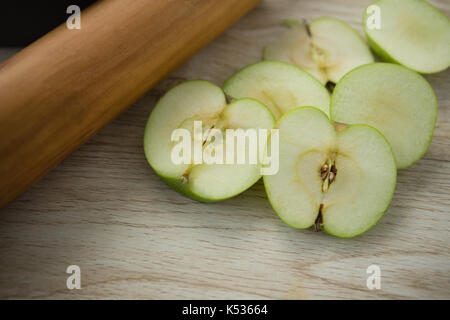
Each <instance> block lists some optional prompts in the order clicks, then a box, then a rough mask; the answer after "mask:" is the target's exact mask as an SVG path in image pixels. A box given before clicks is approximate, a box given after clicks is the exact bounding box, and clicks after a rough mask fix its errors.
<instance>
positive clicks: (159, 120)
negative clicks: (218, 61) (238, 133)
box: [144, 80, 275, 202]
mask: <svg viewBox="0 0 450 320" xmlns="http://www.w3.org/2000/svg"><path fill="white" fill-rule="evenodd" d="M195 121H202V126H203V127H202V130H203V134H201V135H200V139H202V140H203V141H200V142H201V143H200V145H201V146H202V152H203V151H204V149H205V148H207V147H208V145H211V144H209V142H210V141H211V140H214V139H212V137H209V138H208V134H207V133H208V130H211V128H215V129H217V130H219V131H220V132H222V133H223V139H224V140H223V146H224V149H223V154H224V155H225V153H226V152H227V150H226V148H225V146H226V143H227V141H226V135H225V134H224V132H225V130H226V129H244V130H246V129H249V128H253V129H267V130H270V129H271V128H272V127H273V125H274V122H275V120H274V118H273V115H272V114H271V112H270V111H269V110H268V109H267V108H266V107H265V106H264V105H263V104H261V103H260V102H258V101H256V100H254V99H238V100H236V101H233V102H232V103H230V104H227V102H226V99H225V94H224V93H223V91H222V89H221V88H219V87H218V86H216V85H214V84H212V83H210V82H208V81H204V80H191V81H186V82H183V83H182V84H179V85H178V86H175V87H174V88H172V89H171V90H169V91H168V92H167V93H166V94H165V95H164V96H163V97H162V98H161V99H160V100H159V101H158V103H157V105H156V106H155V108H154V110H153V112H152V113H151V115H150V117H149V119H148V122H147V126H146V128H145V133H144V151H145V156H146V158H147V161H148V162H149V164H150V166H151V167H152V168H153V169H154V170H155V172H156V173H157V174H158V175H159V176H160V177H161V178H162V179H163V180H164V181H165V182H166V183H167V184H169V185H170V186H171V187H173V188H174V189H175V190H177V191H179V192H180V193H182V194H184V195H186V196H188V197H191V198H193V199H196V200H199V201H205V202H207V201H218V200H223V199H227V198H230V197H233V196H235V195H237V194H239V193H241V192H243V191H245V190H246V189H248V188H249V187H251V186H252V185H253V184H254V183H255V182H256V181H257V180H258V179H260V178H261V173H260V166H261V165H260V161H259V159H258V162H257V163H256V164H252V163H251V162H250V161H249V159H248V149H246V150H245V152H246V160H245V163H243V164H239V163H236V162H235V164H226V163H224V164H216V163H211V164H208V163H206V162H205V161H203V162H202V163H197V164H196V163H194V161H193V160H192V161H191V162H190V163H187V164H185V163H181V164H176V163H174V162H173V161H172V157H171V155H172V152H173V148H174V146H175V144H176V142H174V141H172V140H171V137H172V133H173V132H174V130H175V129H178V128H182V129H186V130H188V131H189V132H190V133H191V135H190V137H191V139H192V144H191V146H192V148H193V146H194V139H195V135H194V132H193V131H194V130H193V128H194V127H193V125H194V122H195ZM264 143H265V141H264ZM246 146H247V148H248V146H249V144H248V143H247V144H246ZM235 147H236V148H237V144H235ZM191 156H192V157H194V151H193V150H192V152H191ZM235 156H236V157H237V154H235ZM224 158H225V156H224ZM224 162H225V160H224Z"/></svg>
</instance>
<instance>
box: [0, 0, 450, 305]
mask: <svg viewBox="0 0 450 320" xmlns="http://www.w3.org/2000/svg"><path fill="white" fill-rule="evenodd" d="M367 3H368V1H358V0H339V1H336V0H329V1H316V0H301V1H288V0H283V1H268V0H264V1H263V2H262V3H261V4H260V5H259V6H258V7H257V8H256V9H255V10H253V11H252V12H251V13H250V14H249V15H247V16H246V17H245V18H243V19H242V20H240V21H239V22H238V23H237V24H236V25H235V26H233V27H232V28H231V29H229V30H228V31H226V32H225V33H224V34H223V35H222V36H220V37H219V38H218V39H216V40H215V41H214V42H212V43H211V44H210V45H208V46H207V47H206V48H204V49H203V50H202V51H201V52H199V53H198V54H197V55H195V56H194V57H193V58H192V59H190V60H189V61H188V62H187V63H186V64H185V65H183V66H182V67H181V68H179V69H178V70H176V71H175V72H173V73H172V74H171V75H170V76H169V77H168V78H167V79H166V80H164V81H162V82H161V83H160V84H159V85H158V86H157V87H156V88H154V89H153V90H151V91H150V92H148V94H147V95H146V96H145V97H143V98H142V99H141V100H140V101H138V102H137V103H136V104H135V105H134V106H133V107H131V108H130V109H129V110H128V111H127V112H125V113H124V114H122V115H121V116H120V117H119V118H118V119H117V120H115V121H113V122H112V123H111V124H110V125H108V126H107V127H106V128H104V129H103V130H102V131H101V132H100V133H99V134H98V135H97V136H95V137H94V138H93V139H92V140H91V141H90V142H88V143H87V144H86V145H84V146H83V147H82V148H80V149H79V150H78V151H77V152H75V153H74V154H72V155H71V156H70V157H69V158H67V159H66V160H65V161H64V162H63V163H61V165H59V166H58V167H57V168H56V169H55V170H53V171H52V172H51V173H50V174H48V175H47V176H46V177H45V178H43V179H42V180H41V181H40V182H38V183H37V184H36V185H34V187H32V188H31V189H30V190H29V191H28V192H26V193H25V194H23V195H22V196H21V197H20V198H19V199H17V200H16V201H15V202H13V203H12V204H11V205H9V206H8V207H7V208H6V209H4V210H2V212H1V213H0V298H12V299H15V298H44V299H52V298H75V299H78V298H147V299H166V298H181V299H184V298H195V299H209V298H212V299H228V298H235V299H247V298H255V299H265V298H276V299H278V298H285V299H317V298H318V299H322V298H327V299H330V298H331V299H332V298H357V299H365V298H375V299H382V298H388V299H390V298H438V299H449V298H450V244H449V243H450V235H449V229H450V223H449V222H450V221H449V219H450V216H449V210H450V200H449V198H450V139H449V137H450V70H447V71H445V72H443V73H439V74H436V75H432V76H427V79H428V80H429V81H430V83H431V84H432V86H433V88H434V89H435V91H436V95H437V97H438V101H439V118H438V123H437V127H436V131H435V134H434V138H433V142H432V145H431V147H430V149H429V150H428V152H427V154H426V155H425V157H424V158H423V159H422V160H420V161H419V162H418V163H417V164H416V165H414V166H413V167H411V168H409V169H407V170H402V171H400V172H399V175H398V184H397V190H396V193H395V197H394V200H393V201H392V204H391V206H390V208H389V211H388V213H387V214H386V215H385V217H383V219H381V221H380V222H379V223H378V225H377V226H376V227H374V228H373V229H372V230H370V231H369V232H367V233H366V234H364V235H362V236H360V237H357V238H355V239H349V240H344V239H337V238H334V237H331V236H327V235H325V234H322V233H314V232H312V231H299V230H294V229H290V228H289V227H287V226H286V225H284V224H283V223H282V222H281V221H280V220H279V219H278V218H277V217H276V215H275V213H274V212H273V211H272V209H271V207H270V205H269V203H268V201H267V199H266V196H265V193H264V189H263V186H262V183H261V182H259V183H257V184H256V185H255V186H254V187H252V188H251V189H250V190H248V191H247V192H245V193H244V194H242V195H240V196H238V197H235V198H233V199H230V200H227V201H224V202H220V203H215V204H201V203H198V202H195V201H192V200H189V199H187V198H184V197H182V196H181V195H179V194H178V193H176V192H175V191H172V190H171V189H169V188H168V187H167V186H166V185H165V184H164V183H163V182H162V181H161V180H160V179H159V178H158V177H157V176H156V175H155V173H154V172H153V171H152V170H151V169H150V168H149V166H148V164H147V162H146V160H145V158H144V153H143V150H142V136H143V130H144V126H145V122H146V119H147V117H148V115H149V113H150V112H151V110H152V107H153V106H154V104H155V101H156V100H157V99H158V98H159V97H160V96H161V95H162V94H163V93H164V92H165V91H166V90H167V89H168V88H170V87H172V86H173V85H174V84H175V83H177V82H179V81H181V80H184V79H192V78H203V79H208V80H211V81H213V82H215V83H217V84H221V83H222V82H223V81H224V80H225V79H226V78H228V77H229V76H230V75H231V74H232V73H233V72H235V71H236V70H237V69H239V68H240V67H242V66H244V65H246V64H248V63H251V62H254V61H257V60H259V59H260V58H261V49H262V47H263V45H264V44H265V43H266V42H268V41H271V40H273V39H275V38H276V37H278V35H279V34H280V32H281V31H282V29H281V28H280V27H278V22H279V21H280V20H282V19H285V18H307V19H311V18H314V17H318V16H323V15H329V16H335V17H338V18H341V19H343V20H344V21H346V22H348V23H350V24H351V25H352V26H353V27H355V28H356V29H358V30H359V31H360V32H361V31H362V28H361V20H362V18H361V17H362V13H363V10H364V8H365V6H366V5H367ZM433 3H435V4H436V5H437V6H438V7H440V8H441V9H443V11H444V12H445V13H446V14H447V15H450V3H449V2H447V1H445V0H440V1H437V0H436V1H433ZM14 52H15V50H13V49H0V57H1V59H5V58H6V57H8V56H10V55H12V54H13V53H14ZM0 179H1V177H0ZM371 264H377V265H378V266H380V268H381V289H380V290H369V289H368V288H367V287H366V279H367V276H368V274H367V273H366V269H367V267H368V266H369V265H371ZM69 265H78V266H79V267H80V268H81V289H80V290H69V289H67V287H66V279H67V277H68V276H69V274H66V268H67V267H68V266H69Z"/></svg>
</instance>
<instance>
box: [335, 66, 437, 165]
mask: <svg viewBox="0 0 450 320" xmlns="http://www.w3.org/2000/svg"><path fill="white" fill-rule="evenodd" d="M330 109H331V111H330V112H331V119H332V120H334V121H337V122H342V123H346V124H356V123H364V124H368V125H371V126H373V127H375V128H377V129H378V130H380V131H381V133H382V134H383V135H384V136H385V137H386V138H387V140H388V141H389V143H390V144H391V146H392V149H393V152H394V156H395V159H396V162H397V167H398V168H399V169H402V168H406V167H409V166H411V165H412V164H413V163H415V162H416V161H418V160H419V159H420V158H421V157H422V156H423V155H424V154H425V152H426V150H427V149H428V146H429V145H430V142H431V138H432V136H433V131H434V127H435V124H436V118H437V101H436V97H435V95H434V92H433V89H432V88H431V86H430V85H429V84H428V82H427V81H426V80H425V79H424V78H423V77H422V76H421V75H419V74H418V73H416V72H414V71H411V70H409V69H407V68H405V67H402V66H400V65H396V64H391V63H373V64H369V65H364V66H361V67H358V68H356V69H354V70H352V71H350V72H349V73H348V74H347V75H345V76H344V77H343V78H342V80H341V81H340V82H339V83H338V84H337V86H336V88H335V89H334V91H333V95H332V98H331V107H330Z"/></svg>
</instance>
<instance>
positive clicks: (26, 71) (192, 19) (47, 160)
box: [0, 0, 259, 208]
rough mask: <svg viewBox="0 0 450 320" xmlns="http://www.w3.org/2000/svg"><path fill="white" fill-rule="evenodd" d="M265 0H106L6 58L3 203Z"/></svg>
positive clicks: (0, 163)
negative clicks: (76, 22) (75, 22)
mask: <svg viewBox="0 0 450 320" xmlns="http://www.w3.org/2000/svg"><path fill="white" fill-rule="evenodd" d="M257 2H259V0H105V1H99V2H98V3H96V4H94V5H93V6H91V7H90V8H88V9H87V10H85V11H83V12H82V13H81V29H79V30H78V29H72V30H69V29H68V28H67V27H66V25H65V24H63V25H61V26H60V27H58V28H56V29H55V30H53V31H52V32H50V33H48V34H47V35H45V36H44V37H42V38H41V39H39V40H37V41H36V42H34V43H33V44H31V45H30V46H28V47H26V48H25V49H23V50H22V51H20V52H19V53H18V54H16V55H15V56H13V57H12V58H10V59H9V60H6V61H5V62H3V63H2V64H1V65H0V208H1V207H3V206H5V205H6V204H7V203H9V202H10V201H11V200H13V199H14V198H15V197H17V196H18V195H19V194H21V193H22V192H23V191H25V190H26V189H27V188H28V187H29V186H30V185H31V184H33V183H34V182H35V181H36V180H38V179H39V178H40V177H42V176H43V175H44V174H45V173H46V172H48V171H49V170H50V169H52V168H53V167H54V166H55V165H56V164H58V163H59V162H60V161H61V160H62V159H64V158H65V157H66V156H68V155H69V154H70V153H71V152H73V151H74V150H76V149H77V148H78V147H79V146H81V145H82V144H83V143H84V142H85V141H86V140H88V139H89V138H90V137H92V135H94V134H95V133H96V132H97V131H98V130H99V129H101V128H102V127H103V126H105V125H106V124H107V123H108V122H110V121H111V120H112V119H114V118H115V117H116V116H117V115H119V114H120V113H121V112H122V111H123V110H124V109H126V108H127V107H128V106H130V105H131V104H132V103H133V102H135V101H136V100H137V99H138V98H139V97H141V96H142V95H143V94H144V93H145V92H146V91H148V90H149V89H150V88H151V87H152V86H153V85H155V84H156V83H157V82H158V81H159V80H161V79H162V78H163V77H164V76H166V75H167V74H168V73H169V72H170V71H171V70H173V69H174V68H175V67H177V66H178V65H180V64H181V63H182V62H184V61H185V60H186V59H187V58H189V57H190V56H191V55H192V54H194V53H195V52H196V51H197V50H199V49H200V48H202V47H203V46H204V45H205V44H207V43H208V42H209V41H211V40H212V39H214V38H215V37H216V36H217V35H219V34H220V33H221V32H222V31H224V30H225V29H226V28H227V27H229V26H230V25H231V24H232V23H233V22H235V21H236V20H237V19H238V18H240V17H241V16H242V15H244V14H245V13H246V12H247V11H249V10H250V9H251V8H252V7H253V6H254V5H255V4H256V3H257ZM143 121H145V119H143Z"/></svg>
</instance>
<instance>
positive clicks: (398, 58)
mask: <svg viewBox="0 0 450 320" xmlns="http://www.w3.org/2000/svg"><path fill="white" fill-rule="evenodd" d="M371 5H375V6H377V7H378V8H379V13H380V16H379V17H378V19H379V20H380V26H379V27H380V28H376V27H375V24H374V23H371V22H375V20H374V18H377V17H376V16H375V15H374V14H375V12H373V13H372V12H371V11H369V13H368V12H367V10H366V13H365V15H364V19H363V21H364V31H365V33H366V37H367V39H368V41H369V43H370V45H371V47H372V49H373V50H374V51H375V53H376V54H378V55H379V56H380V57H382V58H383V59H384V60H386V61H389V62H395V63H399V64H402V65H404V66H405V67H408V68H410V69H412V70H415V71H417V72H420V73H435V72H439V71H442V70H445V69H447V68H448V66H449V65H450V20H449V18H448V17H447V16H446V15H445V14H444V13H442V12H441V11H440V10H439V9H437V8H436V7H434V6H433V5H431V4H430V3H428V2H427V1H424V0H379V1H375V2H373V3H372V4H371Z"/></svg>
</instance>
